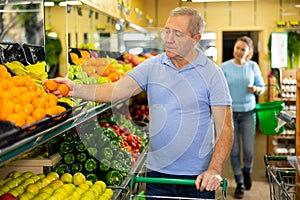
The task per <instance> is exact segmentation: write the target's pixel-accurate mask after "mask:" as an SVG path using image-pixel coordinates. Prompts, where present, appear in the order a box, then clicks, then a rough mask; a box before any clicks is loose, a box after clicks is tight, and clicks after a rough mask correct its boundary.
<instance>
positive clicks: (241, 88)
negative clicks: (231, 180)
mask: <svg viewBox="0 0 300 200" xmlns="http://www.w3.org/2000/svg"><path fill="white" fill-rule="evenodd" d="M252 56H253V41H252V39H251V38H249V37H247V36H243V37H240V38H238V39H237V40H236V42H235V44H234V49H233V58H232V59H230V60H228V61H226V62H224V63H222V64H221V69H222V70H223V72H224V75H225V77H226V80H227V82H228V87H229V91H230V95H231V97H232V112H233V121H234V144H233V147H232V150H231V154H230V161H231V166H232V170H233V173H234V176H235V181H236V183H237V187H236V189H235V193H234V195H235V198H243V195H244V186H245V189H246V190H250V188H251V186H252V179H251V173H252V167H253V161H254V141H255V133H256V112H255V106H256V97H255V95H260V94H262V93H263V92H264V80H263V77H262V74H261V71H260V68H259V66H258V64H257V63H256V62H254V61H252V60H250V59H251V58H252ZM240 141H241V142H242V144H240ZM241 148H242V153H243V156H242V158H243V163H242V162H241V159H240V158H241Z"/></svg>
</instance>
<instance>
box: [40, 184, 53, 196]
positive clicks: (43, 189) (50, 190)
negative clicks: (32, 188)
mask: <svg viewBox="0 0 300 200" xmlns="http://www.w3.org/2000/svg"><path fill="white" fill-rule="evenodd" d="M53 191H54V190H53V188H52V187H50V186H47V187H44V188H42V189H41V190H40V192H43V193H48V194H50V195H51V194H52V193H53Z"/></svg>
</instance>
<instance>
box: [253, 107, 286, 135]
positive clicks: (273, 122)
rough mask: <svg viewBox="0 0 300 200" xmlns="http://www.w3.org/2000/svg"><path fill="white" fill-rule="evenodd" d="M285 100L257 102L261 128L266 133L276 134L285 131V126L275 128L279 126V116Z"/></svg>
mask: <svg viewBox="0 0 300 200" xmlns="http://www.w3.org/2000/svg"><path fill="white" fill-rule="evenodd" d="M284 106H285V104H284V102H283V101H273V102H265V103H260V104H256V112H257V115H258V120H259V125H260V128H261V130H262V132H263V134H265V135H275V134H279V133H282V132H283V131H284V126H283V127H281V128H279V130H277V131H276V130H275V129H276V127H277V126H278V119H277V116H278V115H279V113H280V111H282V110H283V109H284Z"/></svg>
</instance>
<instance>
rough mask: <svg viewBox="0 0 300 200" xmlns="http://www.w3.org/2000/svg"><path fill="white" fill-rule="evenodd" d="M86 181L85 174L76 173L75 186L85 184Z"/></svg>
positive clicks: (74, 177) (74, 176)
mask: <svg viewBox="0 0 300 200" xmlns="http://www.w3.org/2000/svg"><path fill="white" fill-rule="evenodd" d="M85 180H86V178H85V176H84V174H83V173H81V172H76V173H75V174H74V175H73V184H74V185H76V186H78V185H80V184H82V183H84V182H85Z"/></svg>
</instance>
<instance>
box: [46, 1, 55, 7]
mask: <svg viewBox="0 0 300 200" xmlns="http://www.w3.org/2000/svg"><path fill="white" fill-rule="evenodd" d="M44 6H54V2H50V1H45V2H44Z"/></svg>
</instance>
